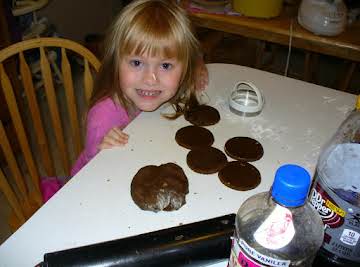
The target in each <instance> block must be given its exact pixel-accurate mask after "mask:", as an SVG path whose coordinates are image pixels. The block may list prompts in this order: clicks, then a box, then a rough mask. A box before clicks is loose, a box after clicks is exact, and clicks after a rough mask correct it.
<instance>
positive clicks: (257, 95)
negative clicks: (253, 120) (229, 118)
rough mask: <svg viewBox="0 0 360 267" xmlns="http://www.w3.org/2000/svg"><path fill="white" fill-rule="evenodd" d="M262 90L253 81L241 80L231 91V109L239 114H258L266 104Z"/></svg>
mask: <svg viewBox="0 0 360 267" xmlns="http://www.w3.org/2000/svg"><path fill="white" fill-rule="evenodd" d="M264 102H265V101H264V97H263V95H262V93H261V91H260V90H259V89H258V88H257V87H256V86H255V85H254V84H253V83H251V82H245V81H240V82H238V83H237V84H236V85H235V86H234V89H233V90H232V91H231V93H230V97H229V106H230V110H231V111H233V112H234V113H236V114H238V115H245V116H255V115H258V114H259V113H260V112H261V110H262V109H263V106H264Z"/></svg>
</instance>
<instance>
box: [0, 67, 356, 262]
mask: <svg viewBox="0 0 360 267" xmlns="http://www.w3.org/2000/svg"><path fill="white" fill-rule="evenodd" d="M208 68H209V74H210V82H209V88H208V90H207V91H206V93H207V95H208V98H206V97H205V98H204V99H209V104H210V105H212V106H214V107H216V108H217V109H218V110H219V112H220V114H221V120H220V122H219V123H218V124H216V125H214V126H210V127H208V129H209V130H211V132H212V133H213V134H214V137H215V143H214V146H215V147H217V148H219V149H222V150H223V146H224V144H225V142H226V140H228V139H229V138H231V137H234V136H250V137H253V138H255V139H257V140H258V141H260V142H261V144H262V145H263V147H264V156H263V158H262V159H260V160H259V161H256V162H254V163H253V164H254V165H255V166H256V167H257V168H258V169H259V171H260V172H261V175H262V181H261V184H260V185H259V186H258V187H257V188H256V189H254V190H251V191H247V192H239V191H235V190H232V189H230V188H227V187H225V186H223V185H222V183H221V182H220V181H219V179H218V177H217V174H213V175H201V174H197V173H194V172H193V171H192V170H191V169H189V168H188V167H187V164H186V154H187V153H188V150H187V149H185V148H182V147H180V146H179V145H177V143H176V142H175V140H174V137H175V133H176V131H177V130H178V129H180V128H181V127H183V126H185V125H189V123H188V122H187V121H185V120H184V118H183V117H181V118H179V119H177V120H175V121H170V120H167V119H164V118H163V117H161V116H160V111H156V112H151V113H142V114H141V115H140V116H139V117H138V118H137V119H135V120H134V121H133V122H132V123H131V124H130V125H129V126H128V127H127V128H126V132H127V133H129V135H130V139H129V144H128V145H127V146H126V147H124V148H114V149H111V150H105V151H102V152H100V153H99V154H98V155H97V156H96V157H95V158H94V159H93V160H92V161H91V162H90V163H89V164H88V165H87V166H86V167H85V168H84V169H83V170H82V171H80V172H79V173H78V174H77V175H76V176H75V177H74V178H73V179H71V181H70V182H68V183H67V184H66V185H65V186H64V187H63V189H62V190H61V191H60V192H58V193H57V194H56V195H55V196H54V197H53V198H52V199H51V200H50V201H49V202H48V203H46V204H45V205H44V206H43V207H42V208H41V209H40V210H38V211H37V212H36V213H35V214H34V216H33V217H32V218H30V219H29V220H28V221H27V222H26V223H25V224H24V225H23V226H22V227H21V228H20V229H19V230H18V231H17V232H16V233H14V234H13V235H12V236H11V237H10V238H9V239H8V240H7V241H5V242H4V243H3V244H2V245H1V247H0V266H11V267H12V266H18V267H19V266H34V265H35V264H37V263H39V262H40V261H42V259H43V255H44V253H46V252H51V251H56V250H62V249H67V248H71V247H77V246H82V245H87V244H92V243H98V242H103V241H108V240H113V239H118V238H122V237H127V236H132V235H137V234H140V233H145V232H150V231H155V230H159V229H163V228H168V227H173V226H177V225H179V224H180V223H182V224H186V223H191V222H195V221H200V220H205V219H208V218H212V217H217V216H221V215H225V214H228V213H236V211H237V210H238V208H239V206H240V204H241V203H242V202H243V201H244V200H245V199H247V198H248V197H249V196H251V195H253V194H255V193H258V192H262V191H266V190H269V188H270V186H271V183H272V181H273V176H274V173H275V171H276V169H277V168H278V167H279V166H280V165H282V164H285V163H295V164H300V165H302V166H304V167H305V168H307V169H308V170H309V172H310V173H311V174H313V172H314V169H315V165H316V161H317V157H318V154H319V151H320V147H321V146H322V145H323V144H324V142H326V141H327V140H328V139H329V138H330V136H331V135H332V134H333V133H334V132H335V130H336V128H337V127H338V125H339V124H340V122H341V121H342V120H343V119H344V118H345V115H346V114H347V112H348V111H350V110H351V109H352V108H353V107H354V104H355V98H356V97H355V96H354V95H351V94H348V93H343V92H339V91H335V90H332V89H329V88H325V87H321V86H317V85H314V84H310V83H305V82H302V81H299V80H294V79H290V78H286V77H283V76H279V75H275V74H271V73H267V72H264V71H260V70H256V69H251V68H247V67H242V66H237V65H227V64H210V65H208ZM239 80H243V81H251V82H253V83H254V84H255V85H256V86H257V87H258V88H260V89H261V90H262V92H263V94H264V96H265V101H266V103H265V107H264V109H263V111H262V113H261V114H260V115H258V116H256V117H252V118H244V117H240V116H237V115H235V114H233V113H232V112H231V111H230V110H229V108H228V105H227V97H228V94H229V92H230V90H231V89H232V88H233V87H234V85H235V83H236V82H237V81H239ZM167 162H176V163H177V164H178V165H180V166H181V167H182V168H183V169H184V172H185V173H186V175H187V176H188V179H189V190H190V193H189V194H188V195H187V197H186V201H187V203H186V205H185V206H183V207H182V208H181V209H180V210H178V211H174V212H159V213H153V212H148V211H143V210H140V209H139V208H138V207H137V206H136V205H135V204H134V202H133V201H132V199H131V196H130V190H129V188H130V183H131V180H132V178H133V176H134V175H135V173H136V172H137V171H138V170H139V169H140V168H141V167H143V166H145V165H151V164H154V165H159V164H163V163H167ZM216 266H226V264H225V263H221V264H217V265H216Z"/></svg>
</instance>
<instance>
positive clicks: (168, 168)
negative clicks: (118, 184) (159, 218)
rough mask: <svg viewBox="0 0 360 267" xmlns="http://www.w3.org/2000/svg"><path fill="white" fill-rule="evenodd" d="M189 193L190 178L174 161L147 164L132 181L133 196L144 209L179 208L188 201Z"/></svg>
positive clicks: (167, 209)
mask: <svg viewBox="0 0 360 267" xmlns="http://www.w3.org/2000/svg"><path fill="white" fill-rule="evenodd" d="M187 193H189V183H188V179H187V177H186V175H185V173H184V171H183V170H182V168H181V167H179V166H178V165H176V164H174V163H166V164H162V165H160V166H154V165H149V166H145V167H143V168H141V169H140V170H139V171H138V172H137V173H136V175H135V176H134V178H133V180H132V182H131V197H132V199H133V200H134V202H135V203H136V205H138V206H139V207H140V208H141V209H143V210H151V211H155V212H156V211H160V210H166V211H171V210H177V209H179V208H181V207H182V206H183V205H184V204H185V203H186V201H185V195H186V194H187Z"/></svg>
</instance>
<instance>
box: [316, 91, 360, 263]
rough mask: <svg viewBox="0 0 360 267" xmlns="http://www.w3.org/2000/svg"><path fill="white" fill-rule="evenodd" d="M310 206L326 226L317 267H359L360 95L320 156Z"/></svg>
mask: <svg viewBox="0 0 360 267" xmlns="http://www.w3.org/2000/svg"><path fill="white" fill-rule="evenodd" d="M310 202H311V204H312V205H313V206H314V207H315V209H316V210H317V211H318V212H319V214H320V216H321V217H322V220H323V222H324V225H325V238H324V243H323V245H322V247H321V249H320V250H319V253H318V256H317V258H316V260H315V262H316V264H317V266H326V267H331V266H346V267H350V266H351V267H352V266H360V95H359V96H358V100H357V105H356V109H354V110H353V111H352V112H350V114H349V115H348V116H347V118H346V119H345V120H344V122H343V123H342V124H341V125H340V127H339V129H338V130H337V132H336V133H335V135H334V136H333V137H332V138H331V139H330V141H329V142H328V144H327V145H325V147H324V148H323V151H322V152H321V154H320V157H319V160H318V165H317V168H316V173H315V179H314V185H313V188H312V190H311V194H310Z"/></svg>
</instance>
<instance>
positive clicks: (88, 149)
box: [71, 99, 130, 176]
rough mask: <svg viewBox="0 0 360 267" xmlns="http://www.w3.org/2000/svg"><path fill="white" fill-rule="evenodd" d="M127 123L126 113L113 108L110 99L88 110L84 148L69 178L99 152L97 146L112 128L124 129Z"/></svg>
mask: <svg viewBox="0 0 360 267" xmlns="http://www.w3.org/2000/svg"><path fill="white" fill-rule="evenodd" d="M129 122H130V121H129V117H128V115H127V113H126V111H125V110H124V109H123V108H119V107H117V106H115V104H114V102H113V101H112V100H110V99H108V100H105V101H102V102H100V103H98V104H97V105H95V106H94V107H93V108H92V109H90V111H89V113H88V116H87V125H86V140H85V148H84V150H83V151H82V153H81V155H80V157H79V158H78V160H77V161H76V163H75V164H74V166H73V168H72V171H71V176H73V175H75V174H76V173H77V172H78V171H79V170H80V169H81V168H82V167H83V166H84V165H86V163H87V162H89V161H90V160H91V159H92V158H93V157H94V156H95V155H96V154H97V153H98V152H99V149H98V145H99V144H100V143H101V141H102V140H103V138H104V136H105V135H106V134H107V133H108V132H109V131H110V130H111V129H112V128H114V127H121V128H124V127H125V126H126V125H128V123H129Z"/></svg>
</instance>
